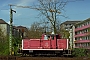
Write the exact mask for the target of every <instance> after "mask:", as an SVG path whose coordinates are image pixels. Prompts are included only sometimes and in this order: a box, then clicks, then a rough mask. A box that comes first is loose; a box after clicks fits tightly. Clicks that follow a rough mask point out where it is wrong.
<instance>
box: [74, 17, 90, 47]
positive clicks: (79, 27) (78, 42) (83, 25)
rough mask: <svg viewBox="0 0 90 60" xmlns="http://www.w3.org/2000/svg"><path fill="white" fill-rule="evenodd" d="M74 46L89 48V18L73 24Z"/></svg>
mask: <svg viewBox="0 0 90 60" xmlns="http://www.w3.org/2000/svg"><path fill="white" fill-rule="evenodd" d="M74 38H75V41H74V43H75V48H85V49H90V18H89V19H86V20H84V21H82V22H80V23H77V24H76V25H75V36H74Z"/></svg>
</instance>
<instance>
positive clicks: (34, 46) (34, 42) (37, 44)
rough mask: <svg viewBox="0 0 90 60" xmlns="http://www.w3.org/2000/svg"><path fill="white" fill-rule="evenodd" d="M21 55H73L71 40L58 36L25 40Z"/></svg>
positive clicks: (52, 35) (51, 35)
mask: <svg viewBox="0 0 90 60" xmlns="http://www.w3.org/2000/svg"><path fill="white" fill-rule="evenodd" d="M21 53H22V54H23V55H29V56H64V55H71V50H70V49H69V40H68V39H62V38H60V36H59V35H58V34H50V35H46V34H43V35H42V37H41V39H23V40H22V49H21Z"/></svg>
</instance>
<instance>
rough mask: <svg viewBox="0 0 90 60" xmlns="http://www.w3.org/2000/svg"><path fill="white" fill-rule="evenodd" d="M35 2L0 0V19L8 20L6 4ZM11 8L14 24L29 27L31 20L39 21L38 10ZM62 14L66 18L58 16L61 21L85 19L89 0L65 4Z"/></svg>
mask: <svg viewBox="0 0 90 60" xmlns="http://www.w3.org/2000/svg"><path fill="white" fill-rule="evenodd" d="M70 1H71V0H70ZM72 1H73V0H72ZM36 3H37V0H0V19H3V20H5V21H6V22H9V20H10V7H9V5H8V4H14V5H21V6H32V4H36ZM12 9H13V10H15V11H16V13H14V14H13V15H14V16H13V20H14V21H13V23H14V25H22V26H27V27H29V26H30V25H31V24H32V23H33V22H35V21H40V19H39V18H37V16H38V14H39V12H38V11H36V10H33V9H28V8H17V7H12ZM63 14H64V15H65V16H67V17H68V18H64V17H60V21H61V22H64V21H67V20H85V19H88V18H90V0H83V1H75V2H69V3H68V4H67V5H66V6H65V12H64V13H63Z"/></svg>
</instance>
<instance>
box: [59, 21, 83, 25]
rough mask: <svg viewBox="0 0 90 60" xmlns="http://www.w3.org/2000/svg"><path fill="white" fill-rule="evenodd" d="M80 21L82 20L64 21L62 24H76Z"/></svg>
mask: <svg viewBox="0 0 90 60" xmlns="http://www.w3.org/2000/svg"><path fill="white" fill-rule="evenodd" d="M78 22H81V21H65V22H63V23H61V24H76V23H78Z"/></svg>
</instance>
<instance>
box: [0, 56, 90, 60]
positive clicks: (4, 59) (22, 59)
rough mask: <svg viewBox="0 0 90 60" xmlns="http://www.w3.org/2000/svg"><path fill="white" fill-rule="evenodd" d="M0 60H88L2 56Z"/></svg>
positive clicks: (85, 58) (79, 58) (82, 59)
mask: <svg viewBox="0 0 90 60" xmlns="http://www.w3.org/2000/svg"><path fill="white" fill-rule="evenodd" d="M0 60H90V58H88V57H78V58H76V57H74V58H68V57H15V56H13V57H11V56H9V57H7V56H3V57H0Z"/></svg>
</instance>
